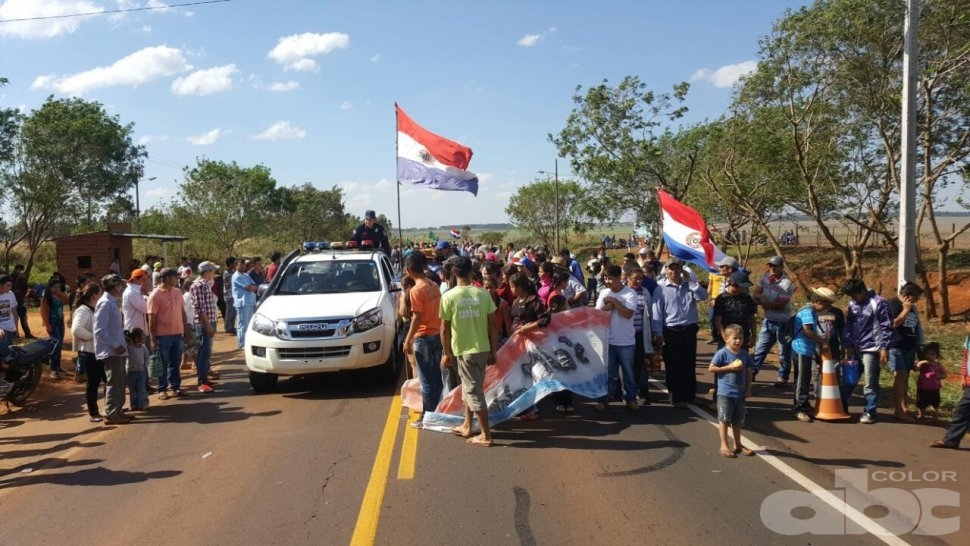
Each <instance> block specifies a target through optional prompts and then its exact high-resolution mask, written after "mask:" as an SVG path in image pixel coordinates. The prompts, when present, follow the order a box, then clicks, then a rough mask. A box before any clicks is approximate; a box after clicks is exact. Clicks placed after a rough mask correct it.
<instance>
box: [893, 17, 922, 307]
mask: <svg viewBox="0 0 970 546" xmlns="http://www.w3.org/2000/svg"><path fill="white" fill-rule="evenodd" d="M919 9H920V8H919V0H906V20H905V26H904V33H903V112H902V159H901V161H900V171H901V172H900V174H901V177H900V188H899V266H898V268H897V270H898V279H899V286H902V285H903V283H905V282H907V281H912V280H914V279H915V278H916V252H917V249H918V248H919V245H918V244H917V233H916V76H917V72H918V68H919V67H918V64H919V55H918V47H919V46H918V44H917V40H916V36H917V28H918V27H919ZM899 286H897V287H896V288H897V289H898V288H899Z"/></svg>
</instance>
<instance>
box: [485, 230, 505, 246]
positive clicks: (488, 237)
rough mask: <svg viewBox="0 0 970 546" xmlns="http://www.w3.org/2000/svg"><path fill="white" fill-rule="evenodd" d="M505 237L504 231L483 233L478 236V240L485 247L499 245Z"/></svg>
mask: <svg viewBox="0 0 970 546" xmlns="http://www.w3.org/2000/svg"><path fill="white" fill-rule="evenodd" d="M506 235H507V234H506V233H505V232H504V231H485V232H482V233H481V234H480V235H479V236H478V240H479V241H481V242H483V243H485V244H487V245H501V244H502V241H504V240H505V236H506Z"/></svg>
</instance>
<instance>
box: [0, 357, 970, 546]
mask: <svg viewBox="0 0 970 546" xmlns="http://www.w3.org/2000/svg"><path fill="white" fill-rule="evenodd" d="M230 341H231V340H229V339H225V340H221V342H220V343H219V344H218V345H217V347H219V348H221V350H219V351H217V360H218V361H219V362H221V363H220V364H219V365H218V366H217V368H218V369H220V370H221V371H222V374H223V380H222V381H220V386H219V389H218V391H217V393H215V394H214V395H202V394H196V393H193V394H191V395H190V396H188V397H187V398H186V399H182V400H170V401H165V402H161V401H156V400H155V399H154V397H153V400H152V403H153V407H152V408H151V409H150V410H149V411H148V412H147V413H145V414H143V415H141V416H139V418H138V419H137V421H136V422H135V423H132V424H130V425H124V426H117V427H105V426H97V425H92V424H90V423H88V422H87V419H86V418H85V417H84V415H85V413H84V411H83V409H82V406H81V404H82V403H83V401H82V397H81V394H80V390H79V389H78V388H77V387H73V386H67V387H59V388H58V389H55V390H47V391H46V395H45V396H43V397H41V398H39V399H38V400H36V401H35V403H34V404H33V405H32V406H28V408H26V409H25V410H23V411H20V412H16V413H13V414H8V415H4V416H0V454H2V457H0V529H2V531H0V544H37V545H42V544H63V543H64V542H65V541H71V542H74V543H77V544H93V543H99V544H140V545H141V544H144V545H150V544H261V545H262V544H300V543H317V544H348V543H351V542H352V540H354V539H355V538H356V539H357V540H358V541H360V542H358V543H370V542H371V541H373V542H374V543H377V544H402V543H411V544H449V543H460V544H472V545H477V544H521V545H531V544H620V545H626V544H643V543H647V544H715V543H722V544H723V543H725V542H731V543H742V544H845V543H847V542H851V543H853V544H882V543H883V542H882V541H880V540H879V539H877V538H876V537H873V536H872V535H864V536H853V537H850V538H846V537H843V536H824V535H822V536H813V535H807V534H805V535H797V536H784V535H779V534H776V533H775V532H773V531H771V530H769V529H768V528H767V527H766V526H765V524H764V523H763V522H762V521H761V507H762V504H763V502H764V501H765V499H766V498H768V496H769V495H771V494H772V493H775V492H778V491H784V490H789V489H799V486H798V485H797V484H796V483H795V482H793V481H791V480H790V479H789V478H787V477H785V476H784V475H783V474H782V473H780V472H779V471H778V470H776V469H775V468H774V467H772V466H770V465H769V464H768V462H767V458H765V457H742V458H738V459H725V458H722V457H719V456H718V454H717V441H716V433H715V430H714V428H713V427H712V426H711V425H710V424H709V423H708V422H707V421H706V420H704V419H703V418H702V417H703V413H702V412H700V411H696V412H695V411H692V410H676V409H673V408H671V407H669V406H666V405H656V406H654V407H651V408H646V409H644V410H643V411H641V412H639V413H629V412H626V411H623V410H620V409H615V410H613V411H612V412H610V413H607V414H605V415H602V414H597V413H595V412H593V411H592V408H591V406H590V405H589V404H579V405H578V408H577V410H578V411H577V413H576V414H575V415H571V416H565V417H560V416H556V415H554V413H553V412H546V414H547V417H545V418H543V419H541V420H539V421H535V422H514V423H508V424H503V425H502V426H500V427H499V429H498V430H497V431H496V433H495V437H496V441H497V444H498V445H497V446H496V447H493V448H491V449H482V448H476V447H471V446H467V445H465V444H464V442H463V441H462V440H461V439H460V438H458V437H455V436H451V435H447V434H439V433H433V432H429V431H420V432H419V431H415V430H413V429H411V428H410V427H407V426H406V420H407V418H408V416H407V412H406V411H405V410H402V409H400V408H399V405H398V404H396V403H395V402H394V394H395V392H394V389H393V388H391V387H390V386H376V387H375V386H370V384H369V381H370V378H369V376H368V375H367V374H360V373H358V374H340V375H335V376H326V377H318V378H312V379H306V380H302V379H301V380H290V381H283V382H281V392H280V393H278V394H272V395H264V396H256V395H253V394H251V391H250V390H249V386H248V382H247V381H246V378H245V373H244V371H243V367H242V366H241V363H240V362H239V361H238V356H237V354H235V353H233V352H232V351H230V350H229V349H228V344H229V342H230ZM192 381H194V376H193V377H190V378H188V382H189V383H191V382H192ZM751 437H752V439H753V441H754V443H755V444H757V445H764V444H768V445H775V446H776V447H777V449H775V450H773V452H774V453H778V454H782V455H784V454H785V452H786V451H785V450H784V449H783V448H784V446H782V445H779V444H773V443H772V442H773V441H772V440H770V439H766V438H764V437H761V436H758V435H757V434H751ZM961 455H962V454H961ZM778 459H781V460H783V462H784V463H785V464H787V465H789V466H790V467H792V468H793V469H794V470H796V471H798V472H799V473H801V474H802V475H804V476H806V477H807V478H808V479H811V480H814V481H815V483H818V484H821V485H822V486H823V487H831V485H832V477H831V473H830V471H829V469H827V468H823V467H821V466H819V465H817V464H815V463H813V462H812V461H809V460H805V459H804V458H799V457H784V456H782V457H779V458H778ZM412 461H413V466H411V465H410V464H409V463H410V462H412ZM375 463H376V464H375ZM375 468H376V471H375ZM365 498H366V499H367V502H364V501H365ZM362 505H363V510H362ZM800 510H801V511H798V510H796V512H795V513H794V515H795V517H798V518H809V517H811V516H812V513H811V511H808V510H807V509H800ZM965 512H966V511H964V516H965V515H966V513H965ZM870 515H872V516H873V517H876V516H879V515H881V514H879V513H874V514H870ZM370 537H372V540H369V538H370ZM904 539H905V540H906V541H907V542H909V543H913V544H934V543H937V541H935V540H934V539H928V538H925V537H916V536H912V535H907V536H905V537H904ZM952 543H955V544H958V543H966V542H960V541H953V542H952Z"/></svg>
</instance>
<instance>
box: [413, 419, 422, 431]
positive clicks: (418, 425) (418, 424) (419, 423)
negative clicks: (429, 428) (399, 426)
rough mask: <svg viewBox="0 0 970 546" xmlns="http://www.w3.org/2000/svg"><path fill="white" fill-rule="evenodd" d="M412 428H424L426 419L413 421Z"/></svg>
mask: <svg viewBox="0 0 970 546" xmlns="http://www.w3.org/2000/svg"><path fill="white" fill-rule="evenodd" d="M411 428H416V429H419V430H420V429H422V428H424V420H422V419H418V420H417V421H411Z"/></svg>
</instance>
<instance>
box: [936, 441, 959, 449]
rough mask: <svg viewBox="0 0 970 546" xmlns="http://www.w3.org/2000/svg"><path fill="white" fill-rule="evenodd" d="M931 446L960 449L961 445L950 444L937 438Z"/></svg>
mask: <svg viewBox="0 0 970 546" xmlns="http://www.w3.org/2000/svg"><path fill="white" fill-rule="evenodd" d="M930 447H937V448H941V449H960V446H957V445H953V444H948V443H946V442H944V441H943V440H936V441H935V442H932V443H930Z"/></svg>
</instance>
